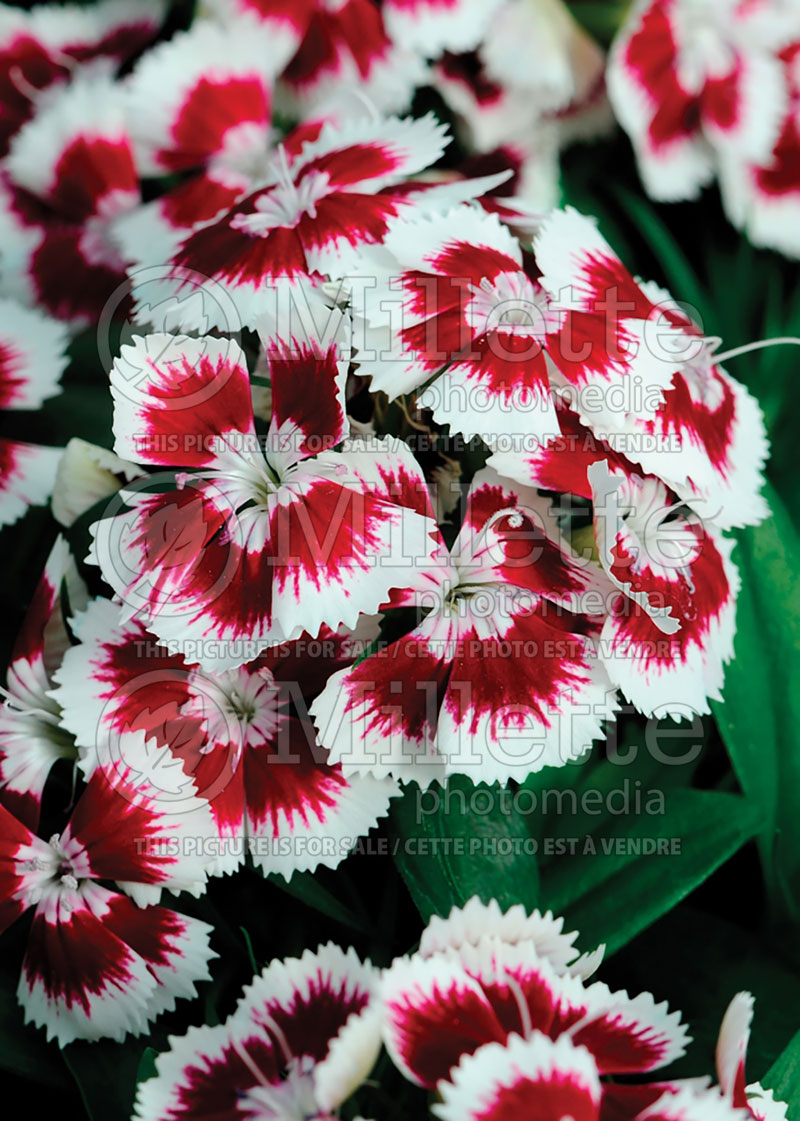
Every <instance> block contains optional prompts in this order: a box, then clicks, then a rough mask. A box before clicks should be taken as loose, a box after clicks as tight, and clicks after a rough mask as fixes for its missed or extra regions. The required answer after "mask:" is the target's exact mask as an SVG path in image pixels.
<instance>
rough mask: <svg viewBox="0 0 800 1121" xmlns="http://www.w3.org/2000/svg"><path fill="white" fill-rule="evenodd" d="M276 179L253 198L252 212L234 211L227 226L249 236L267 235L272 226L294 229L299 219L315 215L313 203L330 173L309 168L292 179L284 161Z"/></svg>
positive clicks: (324, 190)
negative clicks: (272, 185) (273, 183)
mask: <svg viewBox="0 0 800 1121" xmlns="http://www.w3.org/2000/svg"><path fill="white" fill-rule="evenodd" d="M279 168H280V179H279V181H278V182H277V183H276V184H275V186H274V187H267V188H266V189H265V190H264V192H263V194H261V195H259V197H258V198H257V199H256V201H255V212H254V213H253V214H236V215H234V217H233V218H232V219H231V227H232V228H233V229H235V230H242V231H244V232H245V233H248V234H250V235H251V236H252V237H268V236H269V234H270V233H271V232H272V231H273V230H276V229H279V228H283V229H294V227H295V226H296V225H297V224H298V222H299V221H300V219H301V218H302V217H303V216H304V215H305V214H308V215H309V217H311V218H316V216H317V203H318V202H319V200H320V199H321V198H324V197H325V195H327V194H328V191H329V185H330V177H329V176H328V175H327V173H326V172H324V171H310V172H309V173H308V174H307V175H305V176H303V178H302V179H301V180H300V182H299V183H296V182H295V180H294V179H293V177H292V174H291V172H290V171H289V168H288V165H287V164H286V162H285V156H284V157H283V158H282V159H281V161H280V163H279Z"/></svg>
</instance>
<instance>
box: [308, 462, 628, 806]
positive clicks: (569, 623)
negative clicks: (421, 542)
mask: <svg viewBox="0 0 800 1121" xmlns="http://www.w3.org/2000/svg"><path fill="white" fill-rule="evenodd" d="M424 575H425V585H424V586H421V587H419V588H416V589H409V590H408V591H407V592H406V593H405V594H402V593H401V594H399V595H396V596H395V597H394V598H393V604H394V605H395V606H401V605H408V606H416V607H417V608H418V609H420V610H424V611H426V612H427V614H426V616H425V617H424V618H423V620H422V622H420V623H419V624H418V625H417V626H416V627H415V628H414V629H413V630H411V631H410V632H409V633H408V634H407V635H406V636H405V637H404V638H402V639H399V640H398V641H396V642H393V643H391V644H390V645H389V646H386V647H384V648H383V649H381V650H379V651H377V652H376V653H374V654H372V655H370V656H369V657H368V658H366V659H365V660H364V661H362V662H361V663H360V664H358V665H356V666H353V667H351V668H350V669H345V670H340V671H339V672H338V673H336V674H334V675H333V676H332V677H331V679H330V680H329V682H328V684H327V685H326V687H325V690H324V691H323V693H322V694H321V696H320V697H319V698H318V700H317V701H315V702H314V704H313V705H312V706H311V711H312V714H313V716H314V719H315V721H316V725H317V729H318V731H319V736H320V741H321V742H322V743H323V744H324V745H325V746H326V747H328V748H329V749H330V752H331V758H332V759H334V760H336V761H337V762H340V763H341V764H342V766H343V769H344V772H345V774H350V773H356V774H358V773H372V774H375V775H378V776H382V775H387V774H391V775H394V776H395V777H399V778H404V779H416V780H417V781H418V782H419V783H420V784H421V785H423V786H427V785H428V783H430V782H431V781H433V780H434V779H437V778H438V779H443V778H445V777H446V776H447V775H451V774H468V775H470V776H471V777H472V778H473V780H474V781H475V782H479V781H483V782H494V781H501V782H505V781H507V780H508V779H509V778H511V777H514V778H521V777H524V776H525V775H527V774H529V773H530V772H531V771H536V770H539V769H540V768H541V767H543V766H546V765H556V766H557V765H563V764H564V763H566V762H568V761H569V760H570V759H573V758H576V757H578V756H580V755H581V754H582V753H583V752H584V751H586V750H587V749H588V748H589V746H590V745H591V742H592V741H593V740H594V739H596V738H597V737H598V736H599V735H600V734H601V727H602V722H603V720H605V719H607V718H610V717H611V716H612V714H613V712H614V708H615V705H614V690H613V689H612V688H610V687H609V682H608V680H607V678H606V676H605V673H604V672H603V670H602V668H601V666H600V663H599V662H598V660H597V657H596V654H595V649H594V641H593V636H594V635H595V634H596V633H597V632H598V631H599V628H600V626H601V625H602V612H603V611H604V607H605V603H604V596H603V592H602V588H601V586H600V585H598V582H597V581H598V576H599V572H598V571H596V570H595V568H594V566H593V565H592V564H591V563H590V562H585V563H583V564H581V563H580V562H579V561H578V559H577V558H576V557H575V556H574V555H573V554H571V553H570V551H569V549H568V547H567V545H566V544H565V542H564V541H563V540H562V538H561V535H560V533H559V531H558V529H557V527H556V524H555V521H554V517H553V512H552V510H551V509H550V507H549V503H548V502H547V501H546V500H545V499H543V498H542V497H541V496H540V495H538V494H537V493H536V492H535V491H532V490H527V489H525V488H520V487H517V486H515V485H514V484H512V483H510V482H509V481H508V480H505V479H501V478H499V477H498V476H497V475H495V474H494V472H492V471H490V470H486V471H482V472H480V473H479V474H478V475H477V476H476V477H475V479H474V481H473V484H472V489H471V491H470V494H469V499H468V505H467V511H466V516H465V518H464V523H463V525H462V528H461V532H460V534H459V536H458V539H457V541H456V543H455V545H454V547H453V550H452V553H450V552H448V550H447V549H446V547H445V545H444V543H443V542H442V541H440V543H439V553H438V557H437V564H436V565H435V566H430V567H429V569H428V570H427V571H426V572H425V574H424ZM601 583H602V581H601Z"/></svg>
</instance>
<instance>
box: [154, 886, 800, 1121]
mask: <svg viewBox="0 0 800 1121" xmlns="http://www.w3.org/2000/svg"><path fill="white" fill-rule="evenodd" d="M563 925H564V924H563V919H556V918H554V917H553V915H552V914H551V913H550V912H549V911H548V912H547V913H546V914H542V913H541V912H539V911H535V912H534V913H533V914H531V915H528V914H526V913H525V911H524V909H523V908H522V907H521V906H515V907H513V908H511V910H509V911H506V912H505V913H503V912H502V911H501V910H500V908H499V906H498V905H497V903H496V902H494V901H492V902H491V903H490V904H489V905H486V904H483V903H481V902H480V900H479V899H477V897H475V898H473V899H471V900H470V901H469V902H468V903H467V904H466V906H465V907H464V908H461V909H459V908H454V909H453V911H452V912H451V913H450V915H449V917H448V918H446V919H442V918H434V919H432V920H431V922H430V924H429V926H428V927H427V929H426V930H425V931H424V933H423V935H422V940H421V942H420V945H419V949H418V950H417V952H416V953H414V954H412V955H411V956H410V957H405V958H399V959H398V960H396V961H395V962H393V963H392V965H391V966H390V967H389V968H388V969H385V970H382V971H379V970H377V969H375V968H374V967H372V966H371V965H370V963H369V962H364V963H362V962H360V961H359V960H358V958H357V957H356V956H355V955H354V954H353V953H352V952H349V953H347V954H344V953H342V951H341V950H339V949H338V948H337V947H335V946H333V945H332V944H328V945H327V946H321V947H320V948H319V950H318V951H317V952H316V953H310V952H307V953H306V954H304V955H303V957H302V958H300V959H289V960H286V961H278V962H273V963H272V964H271V965H269V966H268V967H267V968H266V969H265V970H264V971H263V973H261V974H260V976H258V977H257V978H256V979H255V980H254V981H253V983H252V984H251V985H250V986H248V988H246V989H245V992H244V994H243V995H242V998H241V1000H240V1001H239V1004H238V1005H237V1007H236V1011H235V1012H234V1013H233V1015H231V1016H230V1017H229V1018H228V1020H226V1022H225V1023H224V1024H220V1025H219V1026H218V1027H214V1028H194V1029H191V1030H190V1031H189V1032H188V1034H187V1035H185V1036H183V1037H181V1038H173V1039H171V1041H170V1043H171V1047H170V1050H169V1051H166V1052H164V1053H163V1054H161V1055H160V1056H159V1058H158V1060H157V1064H156V1069H157V1074H156V1076H155V1077H154V1078H152V1079H151V1080H149V1081H147V1082H145V1083H143V1084H142V1085H141V1086H140V1089H139V1097H138V1101H137V1108H136V1112H135V1117H136V1119H137V1121H191V1119H193V1118H196V1119H198V1121H199V1118H201V1117H205V1116H208V1113H209V1112H210V1111H211V1109H212V1105H211V1103H213V1114H214V1117H216V1118H219V1119H220V1121H228V1119H230V1121H234V1119H235V1118H238V1117H241V1116H242V1115H243V1114H244V1115H245V1116H247V1117H253V1118H255V1117H259V1118H260V1117H265V1118H266V1117H281V1118H286V1119H287V1121H288V1119H291V1121H300V1119H301V1118H304V1119H308V1121H312V1119H314V1121H327V1119H328V1118H330V1117H332V1116H333V1115H334V1110H336V1109H337V1108H338V1107H339V1106H340V1105H341V1104H342V1103H343V1102H344V1101H345V1100H346V1099H347V1098H349V1097H350V1096H351V1095H352V1094H353V1092H354V1091H357V1090H358V1089H359V1087H360V1086H361V1085H362V1084H363V1083H364V1081H365V1080H366V1078H367V1076H368V1075H369V1073H370V1071H371V1070H372V1068H373V1066H374V1065H375V1062H376V1060H377V1057H378V1052H379V1050H380V1047H381V1042H383V1043H384V1044H385V1046H386V1049H387V1050H388V1052H389V1055H390V1056H391V1058H392V1060H393V1061H394V1063H395V1064H396V1066H397V1067H398V1068H399V1069H400V1070H401V1071H402V1073H403V1074H404V1075H405V1076H406V1078H408V1079H409V1080H410V1081H411V1082H413V1083H416V1084H417V1085H418V1086H421V1087H423V1088H424V1089H426V1090H428V1091H435V1092H436V1101H435V1104H432V1106H431V1114H432V1115H433V1116H435V1117H437V1118H440V1119H441V1121H499V1119H501V1118H511V1117H542V1118H547V1119H550V1118H565V1117H572V1118H575V1119H578V1118H580V1119H581V1121H583V1119H585V1121H597V1119H599V1118H606V1117H613V1118H615V1119H617V1121H746V1119H747V1118H748V1117H749V1118H754V1119H756V1121H783V1119H784V1117H785V1106H784V1105H783V1104H782V1103H781V1102H776V1101H775V1100H774V1099H773V1096H772V1092H771V1091H768V1090H764V1089H763V1088H762V1087H761V1086H760V1085H759V1084H758V1083H753V1084H751V1085H745V1078H744V1058H745V1052H746V1049H747V1041H748V1035H749V1025H750V1018H751V1016H752V1005H753V1000H752V997H751V996H750V994H749V993H739V994H737V996H736V997H734V999H733V1001H732V1003H731V1005H730V1007H729V1009H728V1011H727V1013H726V1015H725V1018H724V1020H723V1024H722V1027H721V1030H720V1037H719V1045H718V1048H717V1068H718V1071H717V1074H718V1079H719V1084H718V1085H715V1086H710V1085H709V1081H710V1080H708V1079H704V1078H695V1079H682V1080H678V1079H669V1078H665V1076H664V1074H663V1073H660V1072H661V1071H662V1069H663V1068H664V1067H667V1066H668V1065H669V1064H670V1063H672V1062H673V1060H675V1059H677V1058H678V1057H680V1056H681V1055H682V1054H683V1053H684V1052H685V1049H686V1045H687V1043H688V1042H689V1039H688V1037H687V1034H686V1028H685V1026H684V1025H683V1024H682V1023H681V1019H680V1015H679V1014H678V1013H676V1012H668V1010H667V1006H666V1004H657V1003H656V1002H655V1000H654V999H653V997H652V996H651V995H650V994H649V993H640V994H639V995H638V996H636V997H630V996H628V994H627V993H625V992H612V991H611V990H610V989H609V988H608V987H607V986H606V985H604V984H603V982H602V981H594V982H591V983H589V981H588V977H589V976H590V975H591V974H592V973H593V972H594V970H595V969H596V968H597V966H598V965H599V963H600V961H601V960H602V956H603V947H602V946H601V947H599V948H598V950H597V951H595V952H594V953H591V954H588V955H583V956H582V957H578V954H577V951H576V950H575V948H574V946H573V943H574V941H575V938H576V934H574V933H572V934H567V933H565V932H564V930H563ZM617 1076H623V1077H621V1078H618V1077H617Z"/></svg>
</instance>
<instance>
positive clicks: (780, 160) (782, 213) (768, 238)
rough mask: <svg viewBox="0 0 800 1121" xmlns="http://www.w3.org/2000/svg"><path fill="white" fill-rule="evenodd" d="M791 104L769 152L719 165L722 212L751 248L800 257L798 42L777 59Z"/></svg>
mask: <svg viewBox="0 0 800 1121" xmlns="http://www.w3.org/2000/svg"><path fill="white" fill-rule="evenodd" d="M778 57H779V59H780V61H781V63H782V65H783V70H784V74H785V77H786V84H787V86H788V89H789V101H788V105H787V107H786V111H785V113H784V116H783V120H782V121H781V127H780V132H779V134H778V137H777V139H776V140H775V144H774V146H773V148H772V151H771V152H770V153H769V155H768V156H767V157H766V158H765V159H762V160H760V161H757V162H754V161H752V160H751V161H749V162H748V161H745V160H743V159H742V158H740V157H737V156H736V154H731V155H730V156H726V158H723V159H722V160H721V161H720V169H719V175H720V190H721V191H722V201H723V204H724V206H725V212H726V213H727V215H728V218H729V219H730V220H731V222H733V223H734V225H736V226H738V227H739V228H740V229H743V230H745V231H746V233H747V236H748V238H749V240H750V241H751V242H752V243H753V244H754V245H763V246H767V247H768V248H770V249H777V250H779V251H780V252H781V253H786V254H787V255H788V256H791V257H800V171H799V170H798V169H799V168H800V41H798V39H797V35H796V34H795V41H794V42H793V43H791V44H790V45H789V46H787V47H785V48H784V49H783V50H782V51H781V52H780V53H779V56H778Z"/></svg>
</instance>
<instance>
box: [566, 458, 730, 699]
mask: <svg viewBox="0 0 800 1121" xmlns="http://www.w3.org/2000/svg"><path fill="white" fill-rule="evenodd" d="M587 474H588V478H589V482H590V484H591V486H592V501H593V508H594V533H595V540H596V542H597V551H598V554H599V556H600V560H601V563H602V564H603V567H604V569H605V571H606V573H607V574H608V576H609V578H610V579H611V581H612V583H613V584H614V585H615V587H616V588H618V589H619V591H620V594H619V595H618V596H616V597H615V598H613V599H612V602H611V606H610V610H609V613H608V618H607V619H606V621H605V624H604V626H603V633H602V636H601V639H600V648H601V658H602V660H603V663H604V664H605V667H606V669H607V671H608V674H609V677H610V678H611V680H612V681H613V682H614V684H615V685H617V686H619V688H620V689H621V690H622V692H623V694H624V695H625V696H626V697H627V699H628V700H630V701H632V702H633V704H635V705H636V707H637V708H638V709H639V710H640V711H641V712H643V713H644V714H645V715H646V716H651V715H653V714H657V715H659V716H663V715H670V716H673V717H674V718H675V719H678V720H680V719H681V718H682V717H683V716H686V715H687V710H689V711H690V712H691V713H706V712H709V711H710V710H709V706H708V701H709V699H711V700H720V699H721V698H720V689H721V688H722V682H723V677H724V667H725V664H726V663H727V662H729V661H730V659H731V657H732V656H733V637H734V634H735V631H736V597H737V594H738V591H739V574H738V571H737V569H736V566H735V565H734V564H733V562H732V560H731V552H732V550H733V545H734V542H733V541H732V540H730V539H728V538H726V537H723V536H722V534H721V533H720V532H719V531H718V530H717V529H715V528H714V527H713V526H711V525H708V524H706V523H704V522H703V521H701V519H700V518H699V517H697V515H692V514H691V513H689V512H688V511H686V510H685V509H684V511H683V512H681V503H680V502H676V501H675V496H674V495H671V494H670V492H669V491H668V489H667V488H666V487H665V486H664V484H663V483H661V482H659V481H658V480H657V479H654V478H652V476H637V475H632V474H628V475H626V474H624V473H623V472H621V471H620V470H619V469H618V468H617V469H615V470H613V471H611V470H609V467H608V464H607V463H606V462H605V461H602V460H600V461H598V462H596V463H594V464H592V465H591V466H590V467H589V468H588V470H587Z"/></svg>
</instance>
